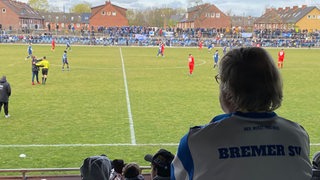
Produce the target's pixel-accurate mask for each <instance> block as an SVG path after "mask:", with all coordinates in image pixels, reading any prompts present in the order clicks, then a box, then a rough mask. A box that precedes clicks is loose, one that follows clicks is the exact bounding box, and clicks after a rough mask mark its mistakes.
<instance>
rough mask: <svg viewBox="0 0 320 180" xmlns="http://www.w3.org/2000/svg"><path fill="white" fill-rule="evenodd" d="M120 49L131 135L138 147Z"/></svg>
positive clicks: (132, 141)
mask: <svg viewBox="0 0 320 180" xmlns="http://www.w3.org/2000/svg"><path fill="white" fill-rule="evenodd" d="M119 49H120V57H121V64H122V73H123V82H124V88H125V91H126V100H127V109H128V117H129V126H130V134H131V144H132V145H136V144H137V143H136V136H135V133H134V126H133V118H132V112H131V105H130V98H129V90H128V83H127V75H126V69H125V66H124V60H123V56H122V50H121V47H120V48H119Z"/></svg>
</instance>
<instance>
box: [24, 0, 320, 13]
mask: <svg viewBox="0 0 320 180" xmlns="http://www.w3.org/2000/svg"><path fill="white" fill-rule="evenodd" d="M19 1H22V2H28V0H19ZM48 1H49V3H50V4H51V5H54V6H58V7H59V8H60V9H61V10H63V7H65V9H66V10H68V9H69V8H70V7H71V6H72V5H73V4H78V3H81V2H84V1H86V2H89V3H90V4H91V5H92V6H99V5H103V4H104V3H105V2H106V0H48ZM107 1H109V0H107ZM189 1H190V0H111V3H112V4H115V5H117V6H120V7H124V8H127V9H141V8H146V7H153V8H157V7H159V8H161V7H172V8H178V7H182V8H187V7H190V4H188V2H189ZM202 2H203V3H210V4H214V5H216V6H217V7H218V8H219V9H220V10H222V11H223V12H225V13H227V12H231V14H232V15H241V16H242V15H245V16H256V17H258V16H261V15H262V14H263V13H264V11H265V9H266V8H270V7H275V8H278V7H292V6H301V5H303V4H306V5H308V6H312V5H316V6H318V7H319V6H320V0H202ZM193 5H194V4H193Z"/></svg>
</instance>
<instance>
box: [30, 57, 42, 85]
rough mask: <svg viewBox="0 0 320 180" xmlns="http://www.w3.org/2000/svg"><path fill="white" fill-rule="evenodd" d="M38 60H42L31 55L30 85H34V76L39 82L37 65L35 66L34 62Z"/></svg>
mask: <svg viewBox="0 0 320 180" xmlns="http://www.w3.org/2000/svg"><path fill="white" fill-rule="evenodd" d="M40 61H42V59H37V58H36V57H35V56H32V61H31V70H32V85H34V78H36V80H37V83H38V84H40V82H39V67H38V66H36V64H37V63H38V62H40Z"/></svg>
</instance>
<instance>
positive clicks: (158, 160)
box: [144, 149, 174, 180]
mask: <svg viewBox="0 0 320 180" xmlns="http://www.w3.org/2000/svg"><path fill="white" fill-rule="evenodd" d="M173 158H174V155H173V154H172V153H171V152H169V151H167V150H165V149H160V150H159V151H158V152H157V153H156V154H155V155H151V154H147V155H145V157H144V159H145V160H146V161H148V162H150V163H151V179H153V180H170V165H171V162H172V160H173Z"/></svg>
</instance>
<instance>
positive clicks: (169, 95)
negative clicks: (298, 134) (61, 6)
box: [0, 45, 320, 168]
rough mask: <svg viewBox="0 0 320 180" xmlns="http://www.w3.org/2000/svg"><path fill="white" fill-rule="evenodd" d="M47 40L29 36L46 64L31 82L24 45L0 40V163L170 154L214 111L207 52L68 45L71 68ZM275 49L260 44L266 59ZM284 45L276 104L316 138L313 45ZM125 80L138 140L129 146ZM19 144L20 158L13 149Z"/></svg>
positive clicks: (49, 164)
mask: <svg viewBox="0 0 320 180" xmlns="http://www.w3.org/2000/svg"><path fill="white" fill-rule="evenodd" d="M50 48H51V46H49V45H33V49H34V54H35V55H36V56H37V57H42V56H47V59H48V60H49V61H50V63H51V68H50V70H49V75H48V81H47V84H46V85H34V86H32V85H31V62H30V60H28V61H25V60H24V58H25V56H26V53H27V52H26V49H27V45H0V54H1V60H0V61H1V66H0V72H1V74H5V75H6V76H7V80H8V81H9V82H10V84H11V87H12V97H11V98H10V103H9V112H10V114H11V117H10V118H9V119H5V118H4V114H3V110H2V112H1V116H0V137H1V139H0V151H1V154H0V168H54V167H59V168H67V167H80V166H81V164H82V161H83V159H84V158H85V157H87V156H91V155H99V154H107V155H108V156H109V157H110V158H111V159H115V158H122V159H124V160H125V161H126V162H137V163H139V164H140V165H149V163H147V162H146V161H144V160H143V157H144V155H145V154H147V153H155V152H156V151H157V150H158V149H159V148H166V149H168V150H171V151H172V152H173V153H175V152H176V150H177V143H178V142H179V140H180V138H181V137H182V136H183V135H184V134H185V133H186V132H187V131H188V128H189V127H191V126H195V125H201V124H205V123H207V122H209V121H210V120H211V118H212V117H214V116H215V115H217V114H220V113H222V111H221V109H220V106H219V102H218V85H217V83H216V82H215V80H214V76H215V75H216V73H217V70H216V69H213V68H212V66H213V60H212V55H213V54H212V53H213V51H212V53H208V52H207V50H206V49H203V50H202V51H199V50H198V49H197V48H168V47H167V48H166V50H165V57H164V58H162V57H156V53H157V47H153V48H134V47H122V48H121V51H120V48H119V47H83V46H79V47H78V46H77V47H76V46H73V47H72V51H69V52H68V57H69V63H70V67H71V71H69V72H68V71H64V72H63V71H61V57H62V54H63V50H64V49H65V46H58V47H57V48H56V50H55V52H51V50H50ZM278 50H279V49H268V51H269V52H270V53H271V54H272V55H273V56H274V58H276V55H277V52H278ZM285 51H286V58H285V63H284V68H283V69H282V70H281V74H282V76H283V81H284V101H283V105H282V107H280V109H278V110H277V111H276V112H277V113H278V114H279V115H280V116H283V117H285V118H287V119H290V120H293V121H296V122H298V123H300V124H301V125H303V126H304V128H305V129H306V130H307V131H308V133H309V135H310V140H311V143H313V144H319V143H320V131H319V129H320V122H319V117H320V111H319V109H318V108H319V107H320V101H319V99H320V98H319V96H320V95H319V94H320V93H319V89H320V85H319V83H317V82H318V80H319V79H320V73H319V69H320V62H319V56H320V51H319V49H285ZM189 53H192V54H193V55H194V57H195V61H196V67H195V71H194V75H193V76H188V65H187V64H188V63H187V57H188V54H189ZM219 53H220V56H221V55H222V50H221V49H219ZM121 54H122V57H123V59H122V58H121ZM122 60H123V61H122ZM122 62H123V63H124V66H122ZM123 67H124V69H123ZM123 72H125V75H126V79H125V78H124V73H123ZM39 75H40V77H41V73H39ZM125 80H126V81H125ZM124 82H127V85H128V94H129V98H130V107H131V112H132V119H133V123H134V124H133V125H134V132H135V140H136V143H137V145H131V143H132V139H131V134H130V126H129V117H128V116H129V115H128V109H127V107H128V106H127V101H126V89H125V85H124ZM217 138H219V137H217ZM82 144H84V145H83V146H82ZM19 145H21V146H19ZM24 145H34V146H24ZM42 145H44V146H42ZM55 145H56V146H55ZM60 145H64V146H60ZM316 151H320V146H319V145H313V146H311V154H310V156H312V155H313V153H314V152H316ZM21 153H23V154H26V155H27V157H26V158H19V154H21Z"/></svg>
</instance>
